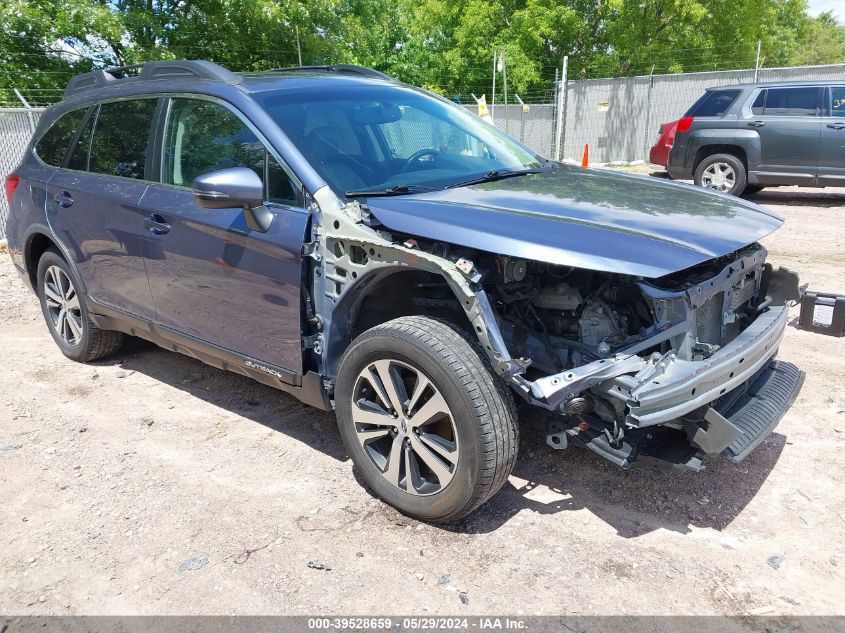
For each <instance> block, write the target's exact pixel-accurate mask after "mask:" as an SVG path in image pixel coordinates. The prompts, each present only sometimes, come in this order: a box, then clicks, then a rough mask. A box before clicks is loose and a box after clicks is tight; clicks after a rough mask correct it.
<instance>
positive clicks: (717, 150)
mask: <svg viewBox="0 0 845 633" xmlns="http://www.w3.org/2000/svg"><path fill="white" fill-rule="evenodd" d="M713 154H731V155H733V156H736V157H737V158H738V159H739V160H740V161H741V162H742V166H743V167H745V171H746V172H747V171H748V156H747V155H746V154H745V150H744V149H742V147H740V146H739V145H705V146H703V147H700V148H698V151H697V152H696V153H695V162H694V163H693V167H692V170H693V172H695V170H696V169H698V166H699V165H700V164H701V161H703V160H704V159H705V158H707V157H708V156H713Z"/></svg>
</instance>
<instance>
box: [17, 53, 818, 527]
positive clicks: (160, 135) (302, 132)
mask: <svg viewBox="0 0 845 633" xmlns="http://www.w3.org/2000/svg"><path fill="white" fill-rule="evenodd" d="M6 185H7V193H8V195H9V198H10V205H11V213H10V216H9V220H8V225H7V227H6V230H7V235H8V239H9V247H10V252H11V256H12V259H13V261H14V264H15V266H16V267H17V268H18V270H19V271H20V273H21V274H22V276H23V278H24V279H25V280H26V281H27V282H28V283H29V285H30V286H31V287H32V288H33V289H34V290H35V292H36V294H37V296H38V299H39V301H40V303H41V307H42V310H43V313H44V318H45V321H46V323H47V326H48V329H49V331H50V333H51V335H52V336H53V338H54V339H55V341H56V344H57V345H58V346H59V348H60V349H61V350H62V352H63V353H64V354H65V355H66V356H68V357H69V358H72V359H74V360H78V361H91V360H94V359H97V358H101V357H103V356H106V355H108V354H111V353H113V352H115V351H116V350H117V349H118V348H119V347H120V344H121V341H122V339H123V337H124V336H125V335H127V334H128V335H132V336H139V337H143V338H145V339H149V340H151V341H154V342H156V343H157V344H159V345H161V346H163V347H165V348H167V349H171V350H174V351H178V352H182V353H184V354H189V355H191V356H194V357H196V358H199V359H201V360H203V361H205V362H207V363H209V364H211V365H214V366H216V367H221V368H224V369H228V370H231V371H235V372H238V373H241V374H245V375H247V376H251V377H252V378H254V379H256V380H258V381H260V382H263V383H266V384H268V385H272V386H274V387H277V388H279V389H281V390H283V391H286V392H288V393H290V394H293V395H294V396H295V397H297V398H299V399H301V400H302V401H304V402H306V403H308V404H311V405H313V406H315V407H319V408H321V409H325V410H335V411H336V413H337V420H338V425H339V428H340V434H341V436H342V439H343V441H344V443H345V446H346V448H347V450H348V452H349V455H350V456H351V458H352V460H353V462H354V463H355V465H356V466H357V468H358V469H359V470H360V472H361V474H362V476H363V477H364V479H365V480H366V482H367V484H368V485H369V486H370V487H371V488H372V490H373V491H374V492H375V493H376V494H377V495H379V496H380V497H381V498H383V499H384V500H386V501H387V502H389V503H391V504H392V505H394V506H395V507H397V508H398V509H400V510H401V511H403V512H405V513H408V514H410V515H413V516H416V517H420V518H423V519H427V520H432V521H448V520H453V519H456V518H458V517H460V516H463V515H465V514H467V513H468V512H471V511H472V510H473V509H475V508H476V507H478V506H479V505H480V504H482V503H483V502H484V501H486V500H487V499H489V498H490V497H491V496H492V495H493V494H495V493H496V491H497V490H498V489H499V488H500V487H501V486H502V485H503V483H504V482H505V480H506V479H507V477H508V475H509V473H510V470H511V467H512V466H513V463H514V460H515V458H516V454H517V446H518V440H519V427H518V422H517V415H518V406H517V404H519V407H521V408H523V409H526V410H533V411H535V412H539V413H541V414H542V419H543V420H544V421H545V425H546V427H545V437H546V441H547V443H548V444H549V446H551V447H552V448H556V449H564V448H566V447H567V446H569V445H570V444H578V445H581V446H586V447H588V448H590V449H592V450H594V451H596V452H597V453H599V454H601V455H602V456H604V457H606V458H607V459H609V460H611V461H612V462H614V463H616V464H618V465H619V466H621V467H623V468H627V467H630V466H631V465H632V464H633V463H634V462H635V461H637V460H649V461H653V462H658V463H662V464H665V465H669V466H671V467H674V468H678V469H694V470H700V469H701V468H702V467H703V463H702V457H703V455H704V454H711V455H722V456H724V457H725V458H727V459H730V460H733V461H739V460H741V459H742V458H744V457H745V456H746V455H747V454H748V453H749V452H750V451H751V450H753V449H754V447H755V446H756V445H757V444H758V443H760V442H761V441H762V440H764V439H765V437H766V436H767V435H768V434H769V433H770V432H771V431H772V429H773V428H774V427H775V425H776V424H777V423H778V421H779V420H780V418H781V416H782V415H783V413H784V411H785V410H786V409H787V408H788V406H789V405H790V403H791V401H792V400H793V398H794V397H795V395H796V393H797V391H798V389H799V388H800V385H801V381H802V378H803V374H802V373H801V372H800V371H799V370H798V369H797V368H796V367H795V366H793V365H791V364H788V363H784V362H780V361H776V360H774V357H775V353H776V351H777V349H778V345H779V343H780V341H781V338H782V336H783V333H784V328H785V325H786V319H787V305H786V304H787V302H788V301H789V300H790V298H793V297H794V292H795V289H796V288H797V279H796V278H795V277H794V275H791V274H790V273H789V272H788V271H785V270H783V269H779V270H777V271H775V270H773V269H772V267H771V265H769V264H766V261H765V260H766V251H765V249H764V248H763V247H762V246H761V245H760V244H758V243H757V241H758V240H759V239H760V238H762V237H763V236H765V235H767V234H768V233H770V232H771V231H774V230H775V229H777V228H778V227H779V226H780V225H781V224H782V220H781V219H780V218H778V217H777V216H775V215H774V214H772V213H770V212H769V211H767V210H765V209H763V208H761V207H758V206H756V205H754V204H752V203H749V202H746V201H743V200H740V199H737V198H731V197H727V196H724V195H720V194H717V193H712V192H707V191H702V190H700V189H696V188H693V187H690V186H686V185H681V184H675V183H665V182H659V181H655V180H650V179H647V178H641V177H637V176H630V175H622V174H615V173H611V172H607V171H603V170H583V169H580V168H575V167H570V166H566V165H562V164H560V163H553V162H551V161H548V160H546V159H544V158H542V157H540V156H538V155H536V154H535V153H534V152H533V151H531V150H529V149H528V148H526V147H524V146H523V145H521V144H520V143H518V142H516V141H514V140H513V139H511V138H510V137H508V136H506V135H505V134H503V133H502V132H500V131H499V130H497V129H496V128H495V127H493V126H491V125H488V124H487V123H485V122H483V121H482V120H481V119H479V118H477V117H476V116H474V115H472V114H470V113H469V112H467V111H466V110H464V109H463V108H461V107H459V106H457V105H455V104H452V103H450V102H448V101H446V100H444V99H441V98H439V97H437V96H436V95H432V94H430V93H427V92H425V91H423V90H419V89H417V88H414V87H411V86H408V85H406V84H403V83H401V82H399V81H397V80H395V79H392V78H390V77H388V76H386V75H383V74H381V73H379V72H376V71H374V70H371V69H367V68H362V67H356V66H327V67H307V68H288V69H280V70H278V71H273V72H268V73H262V74H257V75H239V74H234V73H232V72H229V71H228V70H226V69H224V68H222V67H220V66H218V65H215V64H212V63H210V62H204V61H176V62H150V63H146V64H143V65H141V66H136V67H127V68H118V69H112V70H97V71H94V72H90V73H86V74H83V75H79V76H77V77H74V78H73V79H72V80H71V81H70V82H69V84H68V86H67V89H66V91H65V95H64V99H63V100H62V101H61V103H59V104H57V105H55V106H53V107H51V108H50V109H49V110H48V111H47V112H46V113H45V114H44V116H43V117H42V119H41V121H40V123H39V127H38V130H37V131H36V133H35V135H34V138H33V141H32V144H31V146H30V147H29V148H28V150H27V152H26V154H25V156H24V157H23V160H22V162H21V164H20V166H19V167H18V168H17V169H16V170H15V171H14V173H12V174H10V175H8V176H7V181H6Z"/></svg>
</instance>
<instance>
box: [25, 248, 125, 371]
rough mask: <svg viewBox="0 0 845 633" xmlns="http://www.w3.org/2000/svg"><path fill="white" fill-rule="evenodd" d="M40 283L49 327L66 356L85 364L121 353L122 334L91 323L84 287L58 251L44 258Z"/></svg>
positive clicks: (40, 271)
mask: <svg viewBox="0 0 845 633" xmlns="http://www.w3.org/2000/svg"><path fill="white" fill-rule="evenodd" d="M37 282H38V284H37V290H38V300H39V302H40V303H41V312H42V313H43V314H44V320H45V321H46V322H47V328H48V329H49V330H50V334H51V335H52V336H53V340H54V341H56V345H58V346H59V349H60V350H62V353H63V354H64V355H65V356H67V357H68V358H70V359H71V360H75V361H79V362H83V363H84V362H88V361H92V360H97V359H98V358H103V357H105V356H108V355H110V354H113V353H114V352H116V351H117V350H118V348H119V347H120V345H121V343H122V342H123V334H121V333H120V332H111V331H108V330H101V329H100V328H98V327H97V326H96V325H94V323H92V321H91V316H90V314H89V312H88V306H87V305H86V303H85V298H84V296H83V295H82V293H81V288H82V284H81V283H80V282H79V280H78V278H77V276H76V275H75V273H74V271H73V269H72V268H71V267H70V266H69V265H68V263H67V262H66V261H65V260H64V258H63V257H62V256H61V255H60V254H59V253H58V251H55V250H53V249H49V250H47V251H45V252H44V254H43V255H42V256H41V259H40V260H39V261H38V272H37Z"/></svg>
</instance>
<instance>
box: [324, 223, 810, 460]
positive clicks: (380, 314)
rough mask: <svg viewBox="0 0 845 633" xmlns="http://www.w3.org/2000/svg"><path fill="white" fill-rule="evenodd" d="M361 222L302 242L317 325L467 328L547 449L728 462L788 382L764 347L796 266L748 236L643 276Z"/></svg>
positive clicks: (775, 338) (792, 294) (787, 394)
mask: <svg viewBox="0 0 845 633" xmlns="http://www.w3.org/2000/svg"><path fill="white" fill-rule="evenodd" d="M332 217H336V216H332ZM360 217H361V218H366V215H362V216H360ZM353 231H360V232H361V237H360V238H357V239H356V238H355V237H353V235H352V232H353ZM366 231H367V228H366V220H365V222H364V223H363V226H362V225H361V224H359V225H357V226H356V228H354V229H351V230H350V232H349V236H348V237H344V238H342V239H339V240H338V239H335V238H327V239H326V240H325V242H324V244H323V245H321V247H320V250H319V251H317V253H318V254H317V255H316V256H317V257H320V254H323V255H325V260H323V261H322V263H323V265H324V266H325V275H324V276H323V277H322V278H321V277H320V275H317V279H318V283H317V285H316V288H318V289H319V288H322V290H321V291H320V292H322V293H323V294H322V296H324V297H325V298H326V299H327V300H328V301H330V302H331V303H332V304H333V305H334V306H335V308H334V312H335V314H334V319H333V324H332V325H331V326H330V327H335V324H339V329H338V331H341V332H342V331H343V329H342V328H343V326H344V324H354V326H353V328H352V330H351V331H350V332H349V336H356V335H357V334H356V333H360V332H363V331H365V330H366V329H368V328H369V327H372V326H373V325H374V324H376V323H382V322H384V321H385V320H389V319H392V318H397V317H400V316H404V315H409V314H424V315H427V316H432V317H438V318H441V319H444V320H446V321H449V322H452V323H455V324H457V325H459V326H460V327H465V328H466V329H467V330H470V331H474V333H475V335H476V336H477V338H478V343H479V344H480V346H481V348H480V350H479V351H483V352H486V354H487V356H488V358H489V360H490V362H491V364H492V367H493V369H494V370H495V372H496V373H497V374H498V375H499V376H500V377H501V378H502V379H503V380H504V381H505V382H507V383H509V384H510V386H511V387H512V388H513V389H514V391H515V392H516V393H517V394H518V395H519V396H521V398H522V400H523V401H524V402H525V403H526V404H527V405H529V407H530V409H531V410H532V411H534V412H535V413H539V414H541V416H544V417H545V420H546V440H547V443H548V444H549V445H550V446H552V447H554V448H566V447H567V446H568V445H569V444H570V443H571V442H575V443H578V444H582V445H584V446H587V447H588V448H591V449H592V450H594V451H596V452H597V453H599V454H601V455H602V456H604V457H606V458H607V459H609V460H611V461H613V462H614V463H616V464H618V465H620V466H622V467H628V466H630V465H631V464H632V463H633V462H634V461H637V460H638V459H644V458H653V459H655V460H657V461H658V462H660V463H662V464H664V465H665V464H670V465H671V466H672V467H676V468H684V469H694V470H699V469H701V468H703V465H702V462H701V460H700V458H699V456H700V454H701V453H702V452H703V453H708V454H723V455H725V456H726V457H728V458H729V459H732V460H734V461H739V460H741V459H743V458H744V457H745V456H746V455H747V454H748V453H749V452H750V451H751V450H753V448H754V447H756V445H757V444H758V443H759V442H760V441H762V440H763V439H764V438H765V437H766V436H767V435H768V434H769V433H770V432H771V430H772V429H773V428H774V426H775V425H776V424H777V422H778V421H779V419H780V416H781V415H782V414H783V412H784V411H785V410H786V409H787V408H788V405H789V402H791V399H792V398H794V397H795V395H796V394H797V392H798V390H799V389H800V385H801V383H802V381H803V373H802V372H800V370H798V369H797V368H796V367H795V366H793V365H789V364H788V363H779V362H777V361H774V360H773V358H774V356H775V354H776V352H777V348H778V345H779V343H780V340H781V338H782V337H783V333H784V329H785V327H786V319H787V315H788V306H787V305H786V303H787V300H788V299H795V298H797V292H798V284H797V276H795V275H793V274H792V273H789V271H785V270H784V269H781V270H779V271H777V272H773V270H772V268H771V266H770V265H768V264H766V254H767V253H766V250H765V248H763V247H762V246H761V245H760V244H758V243H752V244H749V245H747V246H744V247H741V248H740V249H739V250H737V251H733V252H730V253H728V254H726V255H723V256H719V257H714V258H712V259H708V260H705V261H704V262H703V263H700V264H697V265H693V266H692V267H689V268H686V269H683V270H679V271H676V272H671V273H669V274H666V275H664V276H662V277H657V278H645V277H641V276H636V275H631V274H621V273H615V272H603V271H600V270H592V269H585V268H578V267H573V266H565V265H556V264H552V263H549V262H545V261H538V260H533V259H529V258H520V257H514V256H509V255H504V254H495V253H490V252H486V251H479V250H477V249H473V248H469V247H464V246H456V245H453V244H450V243H447V242H442V241H435V240H425V239H420V238H418V237H413V236H410V235H407V234H405V235H403V234H401V233H395V232H389V231H384V230H377V231H376V232H377V234H378V237H377V238H376V241H372V238H369V239H368V238H367V237H366ZM358 240H360V241H358ZM356 244H358V245H356ZM373 271H377V274H372V275H365V274H366V273H367V272H373ZM398 273H404V274H398ZM361 277H364V278H365V279H368V280H369V281H368V284H373V287H376V288H377V289H378V290H377V291H376V292H373V293H369V292H368V291H367V287H368V284H360V283H359V284H355V282H354V280H355V279H356V278H361ZM776 277H777V279H775V278H776ZM323 280H324V281H323ZM770 286H772V287H776V288H778V292H777V293H771V294H775V295H777V296H774V297H773V296H770V293H769V290H770ZM349 287H351V289H352V290H353V292H351V293H347V288H349ZM784 289H788V292H783V290H784ZM320 292H318V293H317V295H316V297H317V298H320V297H321V294H320ZM320 300H322V299H320ZM321 311H322V312H324V313H325V311H324V310H321ZM461 324H464V325H461ZM321 341H322V338H321V336H320V335H319V333H318V334H317V335H315V344H314V345H315V350H320V351H321V353H325V354H327V356H326V359H327V360H328V362H329V363H331V362H332V359H333V357H332V355H331V350H332V348H331V346H330V347H329V348H328V351H327V352H323V351H322V347H321ZM771 402H773V403H774V404H770V403H771ZM763 409H765V410H763ZM760 420H764V421H765V422H764V423H760Z"/></svg>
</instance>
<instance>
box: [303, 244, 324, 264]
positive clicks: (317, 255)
mask: <svg viewBox="0 0 845 633" xmlns="http://www.w3.org/2000/svg"><path fill="white" fill-rule="evenodd" d="M302 256H303V257H311V258H312V259H313V260H314V261H315V262H319V261H322V260H323V254H322V253H321V252H320V243H319V242H305V243H304V244H303V245H302Z"/></svg>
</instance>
